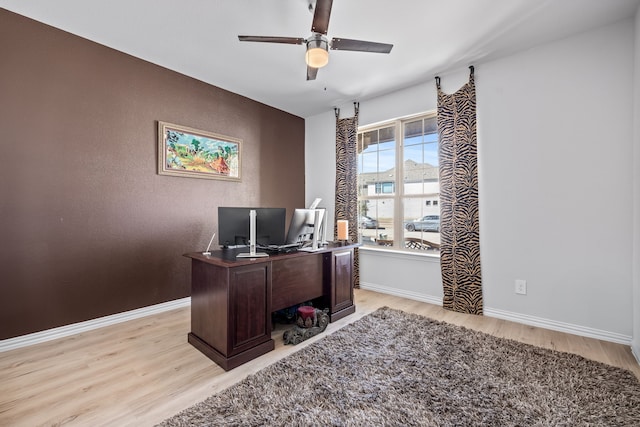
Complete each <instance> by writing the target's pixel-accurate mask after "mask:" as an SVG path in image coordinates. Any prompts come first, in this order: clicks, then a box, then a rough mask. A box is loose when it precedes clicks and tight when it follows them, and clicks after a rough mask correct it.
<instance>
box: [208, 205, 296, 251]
mask: <svg viewBox="0 0 640 427" xmlns="http://www.w3.org/2000/svg"><path fill="white" fill-rule="evenodd" d="M252 210H255V211H256V242H255V243H256V245H259V246H267V245H281V244H283V243H284V238H285V223H286V219H287V210H286V208H242V207H222V206H220V207H218V242H219V243H220V246H222V247H230V246H234V247H235V246H248V245H249V234H250V221H249V213H250V212H251V211H252Z"/></svg>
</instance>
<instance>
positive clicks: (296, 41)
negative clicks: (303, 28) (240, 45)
mask: <svg viewBox="0 0 640 427" xmlns="http://www.w3.org/2000/svg"><path fill="white" fill-rule="evenodd" d="M238 40H240V41H241V42H264V43H285V44H303V43H304V39H303V38H300V37H272V36H238Z"/></svg>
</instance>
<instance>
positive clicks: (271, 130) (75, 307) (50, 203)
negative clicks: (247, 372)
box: [0, 9, 305, 339]
mask: <svg viewBox="0 0 640 427" xmlns="http://www.w3.org/2000/svg"><path fill="white" fill-rule="evenodd" d="M158 120H162V121H167V122H171V123H176V124H180V125H185V126H190V127H193V128H197V129H202V130H207V131H211V132H215V133H219V134H223V135H229V136H232V137H236V138H240V139H242V140H243V146H242V150H243V152H242V154H243V160H242V182H239V183H237V182H227V181H218V180H204V179H194V178H181V177H171V176H160V175H158V174H157V170H156V169H157V166H156V164H157V121H158ZM0 153H1V156H0V339H6V338H11V337H15V336H19V335H24V334H27V333H31V332H36V331H41V330H45V329H49V328H54V327H57V326H62V325H66V324H71V323H76V322H81V321H85V320H88V319H93V318H97V317H101V316H105V315H109V314H114V313H118V312H123V311H127V310H132V309H136V308H140V307H144V306H148V305H152V304H157V303H161V302H165V301H170V300H174V299H178V298H182V297H186V296H188V295H189V292H190V263H189V260H188V259H187V258H184V257H182V254H183V253H185V252H189V251H194V250H203V249H204V248H205V247H206V245H207V243H208V241H209V238H210V236H211V233H212V232H213V231H214V230H215V229H217V207H218V206H221V205H224V206H263V207H286V208H287V210H288V212H289V213H290V212H291V210H292V209H293V208H296V207H302V206H303V205H304V201H305V199H304V120H303V119H302V118H300V117H296V116H293V115H291V114H288V113H285V112H283V111H280V110H277V109H274V108H271V107H269V106H266V105H264V104H261V103H258V102H256V101H253V100H250V99H248V98H245V97H242V96H240V95H237V94H234V93H231V92H228V91H225V90H222V89H220V88H217V87H214V86H211V85H208V84H205V83H203V82H201V81H198V80H195V79H192V78H189V77H186V76H184V75H181V74H178V73H176V72H173V71H170V70H167V69H165V68H162V67H159V66H156V65H153V64H151V63H148V62H145V61H143V60H140V59H137V58H134V57H132V56H129V55H126V54H123V53H121V52H118V51H116V50H113V49H110V48H107V47H105V46H102V45H99V44H96V43H93V42H90V41H88V40H86V39H83V38H80V37H77V36H74V35H71V34H69V33H66V32H64V31H61V30H58V29H55V28H52V27H50V26H47V25H44V24H41V23H38V22H36V21H33V20H30V19H27V18H24V17H22V16H20V15H16V14H14V13H12V12H8V11H6V10H4V9H0Z"/></svg>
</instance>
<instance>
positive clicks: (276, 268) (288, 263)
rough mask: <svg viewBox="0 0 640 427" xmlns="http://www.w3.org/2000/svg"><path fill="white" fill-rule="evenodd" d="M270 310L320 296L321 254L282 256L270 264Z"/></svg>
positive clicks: (280, 308)
mask: <svg viewBox="0 0 640 427" xmlns="http://www.w3.org/2000/svg"><path fill="white" fill-rule="evenodd" d="M271 277H272V300H271V310H272V311H277V310H282V309H283V308H287V307H291V306H292V305H295V304H300V303H302V302H306V301H309V300H312V299H314V298H318V297H321V296H322V254H316V253H312V254H309V255H305V256H298V257H292V258H283V259H279V260H278V261H275V262H273V264H272V276H271Z"/></svg>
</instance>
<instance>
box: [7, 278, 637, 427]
mask: <svg viewBox="0 0 640 427" xmlns="http://www.w3.org/2000/svg"><path fill="white" fill-rule="evenodd" d="M385 305H386V306H389V307H393V308H398V309H401V310H404V311H408V312H413V313H418V314H422V315H425V316H428V317H431V318H434V319H437V320H443V321H446V322H449V323H453V324H457V325H462V326H466V327H468V328H472V329H476V330H480V331H483V332H486V333H490V334H493V335H496V336H500V337H507V338H511V339H515V340H518V341H522V342H525V343H529V344H533V345H538V346H541V347H546V348H551V349H556V350H560V351H566V352H572V353H576V354H580V355H582V356H584V357H587V358H590V359H593V360H597V361H601V362H604V363H608V364H610V365H614V366H619V367H623V368H626V369H630V370H632V371H633V372H634V373H635V374H636V376H637V377H638V378H640V366H639V365H638V364H637V362H636V361H635V359H634V357H633V355H632V354H631V351H630V349H629V348H628V347H627V346H624V345H620V344H613V343H608V342H604V341H598V340H595V339H590V338H582V337H579V336H574V335H568V334H564V333H560V332H553V331H548V330H545V329H540V328H534V327H530V326H525V325H521V324H518V323H513V322H508V321H504V320H499V319H494V318H489V317H482V316H472V315H464V314H459V313H453V312H450V311H445V310H443V309H442V308H441V307H438V306H435V305H431V304H426V303H421V302H417V301H412V300H408V299H403V298H399V297H393V296H389V295H384V294H379V293H375V292H370V291H364V290H356V306H357V311H356V313H355V314H353V315H351V316H348V317H347V318H344V319H341V320H339V321H337V322H335V323H332V324H330V325H329V327H328V328H327V331H326V332H325V333H331V332H333V331H335V330H336V329H338V328H340V327H342V326H344V325H346V324H348V323H350V322H353V321H354V320H356V319H359V318H360V317H362V316H364V315H365V314H367V313H370V312H372V311H374V310H376V309H377V308H379V307H381V306H385ZM189 325H190V309H189V308H181V309H177V310H172V311H169V312H166V313H162V314H158V315H154V316H149V317H145V318H142V319H137V320H132V321H129V322H126V323H121V324H118V325H114V326H108V327H104V328H101V329H98V330H95V331H91V332H86V333H82V334H78V335H75V336H72V337H67V338H62V339H59V340H56V341H50V342H47V343H42V344H36V345H33V346H30V347H26V348H22V349H17V350H12V351H7V352H4V353H0V425H1V426H39V425H47V426H49V425H81V426H99V425H100V426H101V425H112V426H127V425H130V426H145V425H154V424H156V423H158V422H160V421H162V420H163V419H165V418H168V417H170V416H171V415H173V414H175V413H177V412H179V411H180V410H182V409H185V408H187V407H189V406H191V405H193V404H195V403H197V402H199V401H202V400H204V399H205V398H206V397H208V396H209V395H211V394H213V393H216V392H218V391H220V390H223V389H224V388H226V387H228V386H229V385H231V384H233V383H235V382H237V381H239V380H241V379H243V378H244V377H246V376H247V375H248V374H250V373H254V372H257V371H258V370H260V369H261V368H263V367H265V366H267V365H269V364H271V363H273V362H275V361H277V360H279V359H280V358H283V357H285V356H286V355H288V354H290V353H292V352H294V351H297V350H299V349H301V348H303V347H304V346H306V345H309V344H311V343H312V342H314V341H316V340H317V339H320V338H322V335H323V334H321V335H320V336H318V337H315V338H313V339H311V340H308V341H305V342H304V343H302V344H300V345H297V346H285V345H284V344H283V342H282V330H276V331H275V332H274V339H275V340H276V349H275V350H274V351H272V352H270V353H267V354H265V355H264V356H262V357H259V358H258V359H255V360H253V361H251V362H249V363H247V364H245V365H242V366H240V367H238V368H236V369H234V370H232V371H230V372H225V371H224V370H222V369H221V368H220V367H218V366H217V365H216V364H214V363H213V362H211V361H210V360H209V359H207V358H206V357H205V356H203V355H202V354H201V353H200V352H198V351H197V350H196V349H195V348H193V347H192V346H191V345H189V344H188V343H187V333H188V332H189Z"/></svg>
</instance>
